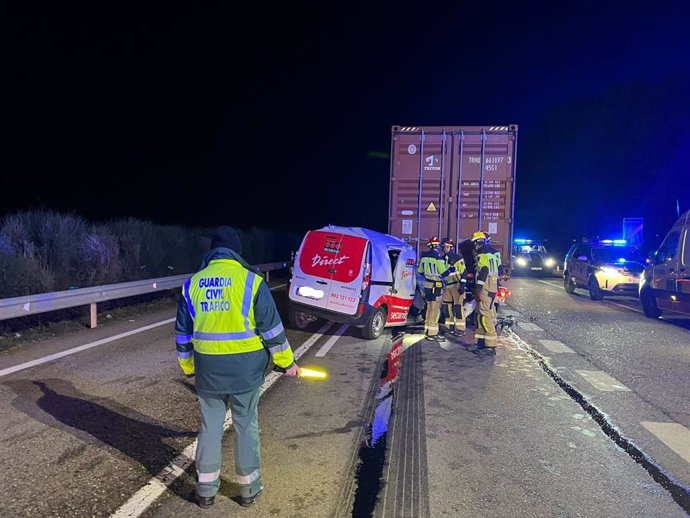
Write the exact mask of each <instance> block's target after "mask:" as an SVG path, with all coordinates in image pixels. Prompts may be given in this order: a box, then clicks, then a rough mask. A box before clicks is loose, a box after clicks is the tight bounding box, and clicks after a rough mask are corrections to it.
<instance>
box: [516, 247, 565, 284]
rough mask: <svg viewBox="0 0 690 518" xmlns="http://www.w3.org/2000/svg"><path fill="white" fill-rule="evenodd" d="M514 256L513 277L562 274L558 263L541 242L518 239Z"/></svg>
mask: <svg viewBox="0 0 690 518" xmlns="http://www.w3.org/2000/svg"><path fill="white" fill-rule="evenodd" d="M512 255H513V257H512V264H513V271H512V274H513V275H558V274H559V272H560V267H559V265H558V262H557V261H556V259H554V258H553V257H551V256H550V255H549V253H548V252H547V251H546V247H545V246H544V244H543V243H541V242H540V241H537V240H534V239H516V240H514V241H513V249H512Z"/></svg>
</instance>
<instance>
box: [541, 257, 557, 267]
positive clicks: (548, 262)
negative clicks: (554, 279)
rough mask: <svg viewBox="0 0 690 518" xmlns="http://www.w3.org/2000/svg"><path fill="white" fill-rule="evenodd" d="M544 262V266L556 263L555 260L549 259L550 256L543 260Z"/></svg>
mask: <svg viewBox="0 0 690 518" xmlns="http://www.w3.org/2000/svg"><path fill="white" fill-rule="evenodd" d="M544 264H545V265H546V266H554V265H555V264H556V261H554V260H553V259H551V258H550V257H548V258H547V259H546V261H544Z"/></svg>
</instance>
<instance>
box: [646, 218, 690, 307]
mask: <svg viewBox="0 0 690 518" xmlns="http://www.w3.org/2000/svg"><path fill="white" fill-rule="evenodd" d="M639 294H640V304H641V305H642V311H643V312H644V314H645V315H646V316H648V317H649V318H658V317H659V316H661V312H662V311H673V312H676V313H681V314H683V315H690V210H689V211H687V212H686V213H684V214H683V215H681V217H680V218H678V221H676V223H675V224H674V225H673V226H672V227H671V229H670V230H669V231H668V234H666V237H665V238H664V240H663V242H662V243H661V246H659V248H658V250H657V251H656V252H655V253H654V256H653V257H652V264H651V265H650V266H648V267H647V268H645V271H644V272H643V273H642V277H641V279H640V286H639Z"/></svg>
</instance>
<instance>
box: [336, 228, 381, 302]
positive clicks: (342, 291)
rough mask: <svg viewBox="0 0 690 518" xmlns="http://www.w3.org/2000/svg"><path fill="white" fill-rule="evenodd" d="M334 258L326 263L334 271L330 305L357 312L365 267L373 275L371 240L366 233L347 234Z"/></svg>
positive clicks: (342, 238) (343, 236)
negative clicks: (370, 258)
mask: <svg viewBox="0 0 690 518" xmlns="http://www.w3.org/2000/svg"><path fill="white" fill-rule="evenodd" d="M340 238H341V239H340V242H339V247H338V251H337V253H336V255H335V258H334V260H333V261H329V262H328V264H326V265H325V267H326V268H327V271H328V272H329V273H330V275H331V289H330V293H329V295H328V304H327V306H326V309H330V310H332V311H336V312H338V313H344V314H346V315H354V314H355V313H356V312H357V307H358V306H359V303H360V299H361V294H362V280H363V278H364V274H365V269H366V268H368V272H369V275H371V264H370V261H369V259H368V257H369V253H370V252H369V241H368V240H367V239H365V238H363V237H358V236H350V235H347V234H343V235H341V236H340Z"/></svg>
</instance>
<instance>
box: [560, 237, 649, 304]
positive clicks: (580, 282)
mask: <svg viewBox="0 0 690 518" xmlns="http://www.w3.org/2000/svg"><path fill="white" fill-rule="evenodd" d="M643 270H644V258H643V257H642V254H640V252H639V250H638V249H637V247H634V246H628V245H627V244H626V242H625V240H622V239H621V240H619V239H616V240H601V241H598V240H595V241H591V242H583V243H577V244H574V245H573V246H572V247H570V250H568V253H567V254H566V256H565V262H564V263H563V285H564V287H565V291H567V292H568V293H573V292H574V291H575V289H576V288H583V289H586V290H588V291H589V297H590V298H591V299H592V300H601V299H603V298H604V296H607V295H635V296H636V295H637V291H638V285H639V282H640V275H641V274H642V271H643Z"/></svg>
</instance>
